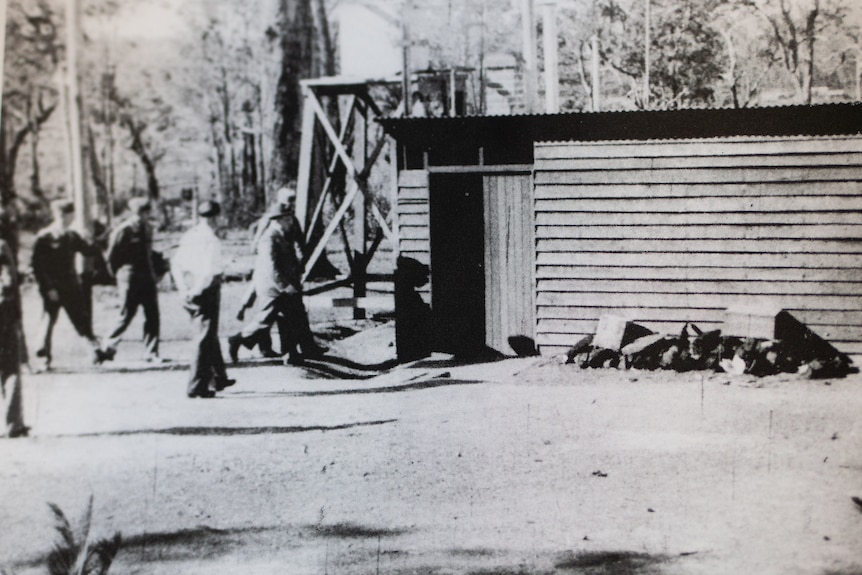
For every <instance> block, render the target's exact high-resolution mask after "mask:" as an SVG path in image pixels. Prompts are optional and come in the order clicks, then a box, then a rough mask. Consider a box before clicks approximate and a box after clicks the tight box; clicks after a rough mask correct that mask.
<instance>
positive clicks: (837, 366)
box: [566, 311, 854, 378]
mask: <svg viewBox="0 0 862 575" xmlns="http://www.w3.org/2000/svg"><path fill="white" fill-rule="evenodd" d="M774 318H775V324H774V335H775V336H776V337H771V338H765V337H750V336H748V337H743V336H738V335H724V334H723V333H722V332H721V330H712V331H703V330H701V329H699V328H698V327H697V326H696V325H694V324H693V323H686V324H685V326H684V327H683V329H682V331H681V332H680V333H679V334H676V335H667V334H658V333H654V332H652V331H651V330H648V329H647V328H645V327H643V326H641V325H638V324H636V323H634V322H628V321H625V320H623V319H622V318H618V317H616V316H605V317H602V318H601V319H600V321H599V326H598V329H597V330H596V335H594V336H593V335H589V336H586V337H584V338H583V339H581V340H580V341H579V342H578V343H576V344H575V345H574V346H573V347H572V348H571V349H569V351H568V353H567V357H566V363H572V364H577V365H578V366H580V367H582V368H601V367H611V368H626V369H629V368H630V369H645V370H657V369H669V370H674V371H679V372H685V371H692V370H710V371H716V372H720V371H724V372H727V373H731V374H736V375H741V374H750V375H754V376H766V375H775V374H779V373H795V374H801V375H804V376H807V377H812V378H823V377H841V376H844V375H847V374H848V373H851V372H852V371H854V369H853V367H852V362H851V360H850V358H849V357H848V356H847V355H846V354H843V353H841V352H839V351H838V350H837V349H835V348H834V347H833V346H832V345H831V344H829V343H828V342H826V341H825V340H824V339H823V338H821V337H820V336H818V335H817V334H816V333H814V332H813V331H811V330H810V329H809V328H808V327H806V326H805V325H804V324H802V323H801V322H799V321H798V320H797V319H796V318H794V317H793V316H792V315H790V314H789V313H787V312H786V311H781V312H780V313H778V314H777V315H775V316H774ZM778 336H780V337H778Z"/></svg>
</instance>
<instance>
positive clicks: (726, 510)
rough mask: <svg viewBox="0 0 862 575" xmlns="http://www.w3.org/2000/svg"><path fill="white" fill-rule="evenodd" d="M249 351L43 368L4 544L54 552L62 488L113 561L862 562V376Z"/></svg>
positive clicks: (662, 566)
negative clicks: (104, 541) (221, 388)
mask: <svg viewBox="0 0 862 575" xmlns="http://www.w3.org/2000/svg"><path fill="white" fill-rule="evenodd" d="M542 363H545V365H540V364H542ZM443 371H445V372H448V373H449V374H450V376H449V377H448V378H435V377H434V376H435V375H437V374H440V373H441V372H443ZM423 373H424V374H425V375H421V374H423ZM233 374H234V375H235V376H236V377H237V378H238V379H239V381H240V383H239V384H238V385H237V386H235V387H233V388H231V389H230V390H227V391H226V392H224V393H223V397H222V398H220V399H217V400H211V401H206V400H188V399H186V398H185V397H184V396H183V394H182V390H183V384H184V383H183V382H184V378H185V374H184V373H183V372H178V371H173V372H172V371H166V372H158V373H132V374H122V375H118V374H111V373H98V374H89V373H88V374H79V375H65V376H62V377H58V376H33V377H31V378H29V379H28V395H27V403H26V407H27V415H28V420H29V422H30V423H31V424H32V425H33V426H34V430H35V431H36V433H35V435H34V437H32V438H29V439H26V440H22V441H0V459H2V460H3V462H4V464H3V467H2V470H0V517H3V518H4V519H3V526H4V527H3V531H4V535H3V537H2V538H1V539H0V557H2V558H4V560H5V562H6V563H7V564H10V565H11V566H12V568H13V571H14V572H15V573H18V574H22V573H37V572H40V573H41V572H44V567H42V566H40V565H38V562H39V561H40V560H41V559H42V558H43V556H44V553H45V552H46V551H47V549H48V548H49V545H50V542H51V541H52V537H53V533H52V531H51V525H50V517H49V514H48V511H47V507H46V502H47V501H54V502H56V503H58V504H59V505H60V506H61V507H62V508H63V509H64V510H66V512H67V513H68V514H69V515H70V516H72V517H77V516H78V515H79V514H80V513H81V511H82V510H83V508H84V506H85V504H86V499H87V497H88V496H89V494H90V493H93V494H94V495H95V514H94V529H95V530H96V531H97V532H98V533H99V534H102V535H106V534H109V533H112V532H113V531H114V530H120V531H122V533H123V535H124V537H125V538H126V540H127V543H126V545H125V547H124V548H123V550H122V551H121V553H120V556H119V557H118V560H117V563H116V564H115V566H114V568H113V569H112V573H164V574H168V573H210V574H211V573H309V574H312V573H315V574H316V573H371V572H380V573H413V572H416V573H477V572H506V573H519V572H522V573H578V572H599V573H602V572H607V573H746V572H747V573H775V574H779V573H782V574H783V573H812V574H821V573H843V574H846V575H849V574H851V573H859V572H862V513H860V512H859V511H857V510H856V509H855V508H854V506H853V504H852V502H851V501H850V496H851V495H862V428H860V426H862V424H860V423H859V413H862V393H860V387H859V386H860V383H862V376H858V375H856V376H852V377H851V378H848V379H845V380H835V381H831V382H830V385H825V384H824V382H810V381H794V380H786V381H779V380H776V379H764V380H760V381H757V382H753V383H751V382H749V380H732V381H731V380H730V379H728V378H725V377H721V376H712V377H707V378H704V379H703V381H701V379H702V378H701V374H687V375H677V374H666V373H660V374H643V373H636V372H617V371H612V370H601V371H579V370H576V369H573V368H571V367H570V366H557V365H550V364H547V362H545V361H543V360H539V361H538V362H537V361H536V360H508V361H505V362H502V363H498V364H491V365H483V366H469V367H463V368H445V369H444V368H426V369H422V370H419V369H416V370H402V371H399V372H397V373H396V374H390V375H388V376H384V377H381V378H379V379H378V380H370V381H363V382H342V381H327V380H319V379H305V378H304V377H303V374H302V372H301V371H300V370H297V369H293V368H283V367H280V366H269V367H267V366H258V367H248V368H238V369H234V370H233ZM417 376H418V379H412V378H416V377H417ZM633 380H637V381H633ZM405 382H409V385H408V386H407V387H406V389H405V386H404V383H405ZM727 382H730V384H729V385H725V384H726V383H727ZM611 551H613V552H621V553H618V554H616V555H608V554H607V552H611ZM603 553H604V554H603ZM591 554H592V555H591ZM0 565H2V562H0ZM588 565H594V567H590V568H588V567H587V566H588ZM591 569H592V570H591ZM596 569H598V570H596Z"/></svg>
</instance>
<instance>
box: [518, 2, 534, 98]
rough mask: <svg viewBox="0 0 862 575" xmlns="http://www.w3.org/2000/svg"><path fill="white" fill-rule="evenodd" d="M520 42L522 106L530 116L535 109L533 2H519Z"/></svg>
mask: <svg viewBox="0 0 862 575" xmlns="http://www.w3.org/2000/svg"><path fill="white" fill-rule="evenodd" d="M521 42H522V44H523V46H522V50H523V52H524V105H525V107H526V109H527V113H528V114H531V113H533V112H534V111H535V108H536V103H535V102H536V59H537V58H536V23H535V17H534V15H533V0H521Z"/></svg>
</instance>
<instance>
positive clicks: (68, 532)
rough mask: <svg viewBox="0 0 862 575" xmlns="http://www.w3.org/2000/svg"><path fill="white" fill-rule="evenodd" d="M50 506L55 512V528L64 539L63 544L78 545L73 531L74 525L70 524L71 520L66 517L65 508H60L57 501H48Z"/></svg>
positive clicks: (68, 545) (67, 545)
mask: <svg viewBox="0 0 862 575" xmlns="http://www.w3.org/2000/svg"><path fill="white" fill-rule="evenodd" d="M48 507H50V508H51V512H52V513H53V514H54V530H55V531H57V533H58V534H59V535H60V537H61V538H62V540H63V544H65V545H66V547H76V543H75V533H74V531H72V526H71V525H70V524H69V520H68V519H66V514H65V513H63V510H62V509H60V506H59V505H57V504H56V503H50V502H49V503H48Z"/></svg>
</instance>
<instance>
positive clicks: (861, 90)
mask: <svg viewBox="0 0 862 575" xmlns="http://www.w3.org/2000/svg"><path fill="white" fill-rule="evenodd" d="M860 58H862V48H860V47H859V46H857V47H856V101H857V102H862V85H860V79H859V76H862V61H860Z"/></svg>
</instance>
